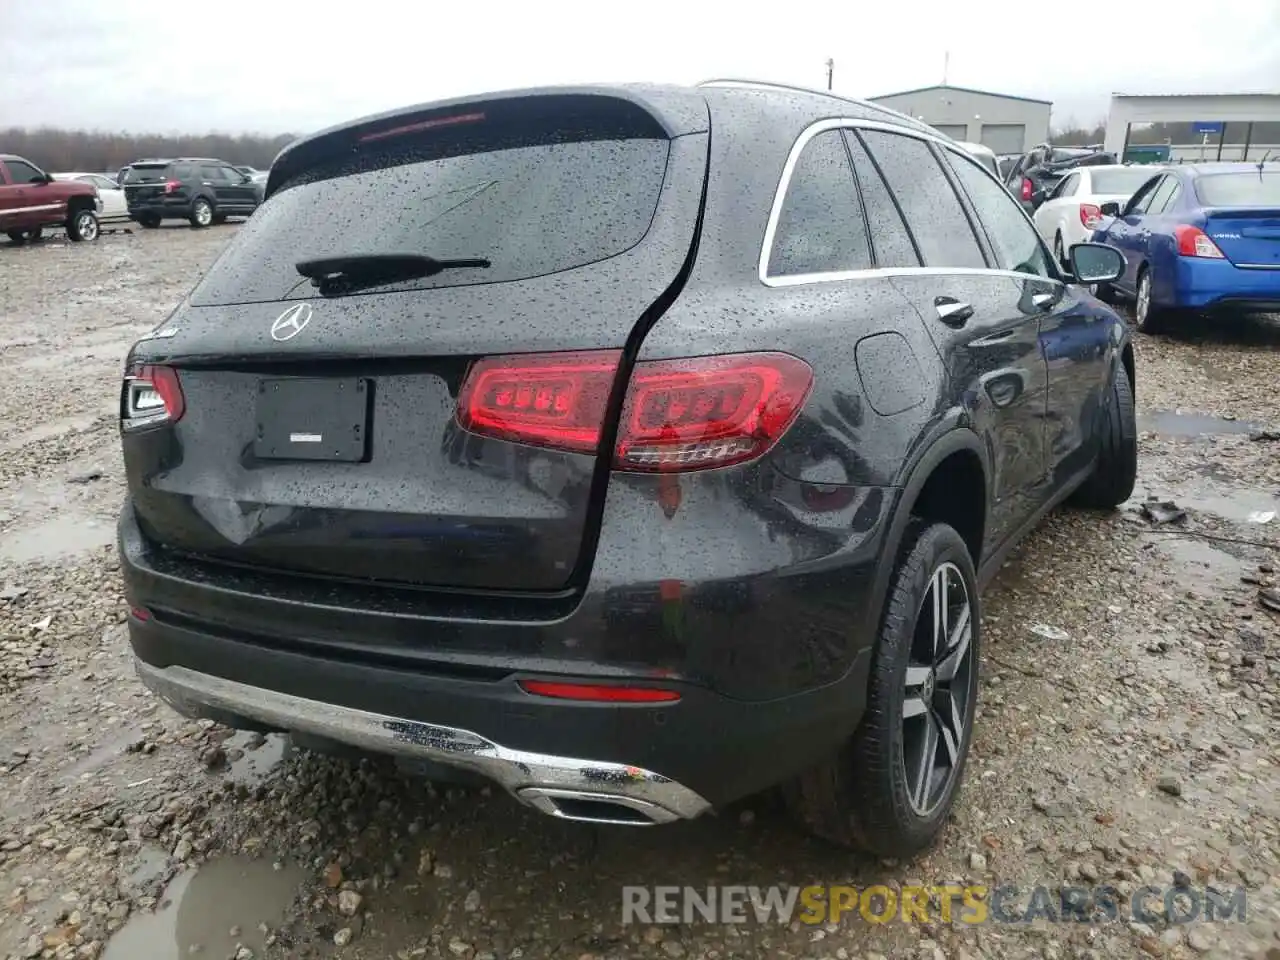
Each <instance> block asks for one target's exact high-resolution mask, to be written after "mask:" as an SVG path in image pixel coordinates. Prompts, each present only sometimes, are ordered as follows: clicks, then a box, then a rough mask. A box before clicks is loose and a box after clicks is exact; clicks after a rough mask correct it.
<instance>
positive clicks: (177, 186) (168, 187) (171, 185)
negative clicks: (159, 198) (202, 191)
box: [164, 180, 182, 193]
mask: <svg viewBox="0 0 1280 960" xmlns="http://www.w3.org/2000/svg"><path fill="white" fill-rule="evenodd" d="M181 189H182V181H180V180H167V181H165V185H164V192H165V193H176V192H177V191H178V190H181Z"/></svg>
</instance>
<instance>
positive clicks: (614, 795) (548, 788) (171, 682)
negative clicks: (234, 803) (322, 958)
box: [134, 658, 710, 825]
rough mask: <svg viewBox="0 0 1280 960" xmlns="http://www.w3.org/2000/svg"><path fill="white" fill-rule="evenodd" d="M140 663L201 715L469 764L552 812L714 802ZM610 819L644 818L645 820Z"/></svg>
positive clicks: (633, 775)
mask: <svg viewBox="0 0 1280 960" xmlns="http://www.w3.org/2000/svg"><path fill="white" fill-rule="evenodd" d="M134 664H135V666H136V669H137V672H138V677H139V679H141V680H142V682H143V684H145V685H146V686H147V687H148V688H149V689H151V690H152V691H153V692H155V693H156V694H157V695H158V696H159V697H160V698H161V699H163V700H165V701H166V702H167V703H168V704H169V705H170V706H172V707H173V708H174V709H175V710H177V711H178V712H179V713H181V714H183V715H185V716H188V717H193V718H200V717H203V716H205V715H206V711H207V710H209V709H212V710H215V711H222V712H225V713H229V714H234V715H236V716H241V717H244V718H246V719H249V720H254V721H257V722H258V723H261V724H265V725H266V726H270V727H276V728H278V729H280V730H283V731H288V732H296V733H307V734H311V735H312V736H317V737H323V738H326V739H329V740H333V741H336V742H338V743H343V744H347V745H349V746H353V747H357V748H360V749H364V750H368V751H370V752H373V753H385V754H392V755H395V756H402V757H408V758H413V759H419V760H430V761H434V762H436V763H441V764H445V765H447V766H451V767H457V768H461V769H464V770H470V771H473V772H475V773H478V774H480V775H481V776H484V777H487V778H489V779H490V780H493V781H495V782H496V783H498V784H499V785H500V786H502V787H503V788H504V789H505V790H507V792H509V793H510V794H512V796H514V797H516V799H518V800H520V801H521V802H522V803H525V804H527V805H528V806H532V807H534V808H535V809H538V810H541V811H542V812H543V813H548V814H551V815H552V816H564V814H563V813H561V812H560V811H559V810H558V809H557V807H556V806H555V805H554V804H553V803H549V801H550V800H552V799H553V798H556V797H567V798H571V797H579V796H580V797H581V798H583V799H597V800H599V801H603V802H615V803H617V804H618V805H619V806H621V807H626V808H629V809H631V810H636V811H640V812H643V813H644V814H645V816H646V817H647V818H648V820H649V821H650V822H652V823H668V822H670V821H673V820H682V819H685V820H687V819H692V818H693V817H696V816H698V815H700V814H702V813H704V812H706V811H707V810H708V809H709V808H710V804H708V803H707V801H706V800H704V799H703V798H702V797H701V796H699V795H698V794H697V793H695V792H694V791H692V790H690V789H689V788H688V787H685V786H682V785H681V784H679V783H676V782H675V781H673V780H670V779H668V778H667V777H664V776H662V775H661V774H658V773H654V772H653V771H651V770H644V769H642V768H640V767H633V766H628V765H626V764H621V763H611V762H604V761H594V760H580V759H575V758H572V757H558V756H553V755H551V754H543V753H529V752H526V751H524V750H513V749H510V748H508V747H503V746H501V745H500V744H497V743H494V742H493V741H492V740H488V739H486V738H484V737H482V736H480V735H479V734H476V733H472V732H471V731H469V730H459V729H456V728H454V727H443V726H437V725H436V724H432V723H423V722H421V721H418V720H402V719H398V718H396V717H388V716H384V715H382V714H377V713H369V712H367V711H364V710H356V709H354V708H352V707H343V706H338V705H336V704H331V703H322V702H320V701H318V700H309V699H306V698H304V697H295V696H293V695H292V694H288V693H280V692H279V691H276V690H267V689H265V688H263V687H252V686H249V685H248V684H243V683H237V682H236V681H233V680H226V679H223V678H222V677H215V676H211V675H209V674H206V673H199V672H197V671H195V670H189V669H187V668H186V667H177V666H173V667H163V668H160V667H153V666H151V665H150V664H148V663H144V662H143V661H141V660H138V659H136V658H135V660H134ZM607 822H617V823H628V824H632V823H636V824H638V825H645V823H644V821H634V822H633V821H630V820H616V821H615V820H610V821H607Z"/></svg>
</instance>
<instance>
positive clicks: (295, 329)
mask: <svg viewBox="0 0 1280 960" xmlns="http://www.w3.org/2000/svg"><path fill="white" fill-rule="evenodd" d="M311 313H312V310H311V304H309V303H300V304H298V305H297V306H296V307H290V308H289V309H288V310H286V311H285V312H284V313H282V314H280V316H278V317H276V322H275V323H273V324H272V325H271V339H272V340H279V341H284V340H292V339H293V338H294V337H296V336H297V335H298V334H300V333H301V332H302V328H303V327H305V326H306V325H307V324H308V323H310V322H311Z"/></svg>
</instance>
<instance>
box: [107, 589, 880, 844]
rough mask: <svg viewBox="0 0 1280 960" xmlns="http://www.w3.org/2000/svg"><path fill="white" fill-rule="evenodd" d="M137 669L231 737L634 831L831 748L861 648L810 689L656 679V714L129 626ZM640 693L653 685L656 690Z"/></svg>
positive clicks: (854, 705) (862, 663) (177, 628)
mask: <svg viewBox="0 0 1280 960" xmlns="http://www.w3.org/2000/svg"><path fill="white" fill-rule="evenodd" d="M129 639H130V643H131V644H132V647H133V651H134V656H135V660H136V666H137V670H138V673H139V675H140V677H141V679H142V680H143V682H144V683H146V685H147V686H149V687H150V688H151V689H153V690H154V691H155V692H156V693H158V694H160V695H161V696H162V697H163V698H164V699H165V700H166V701H168V702H169V703H170V704H171V705H172V706H174V707H175V708H176V709H177V710H178V712H180V713H182V714H183V715H185V716H188V717H198V718H208V719H212V720H216V721H218V722H219V723H225V724H227V725H230V726H234V727H244V728H250V729H259V730H272V731H281V732H287V733H297V734H305V735H310V736H314V737H319V738H323V739H325V740H329V741H333V742H335V743H338V744H344V745H347V746H351V747H355V748H357V749H361V750H367V751H371V752H375V753H385V754H389V755H393V756H398V757H402V758H405V759H409V760H414V759H418V760H426V761H430V762H433V763H438V764H443V765H445V766H449V767H456V768H461V769H465V770H469V771H471V772H473V773H477V774H480V775H482V776H484V777H488V778H489V779H491V780H493V781H495V782H496V783H498V784H499V785H501V786H502V787H503V788H505V789H506V790H508V791H509V792H511V793H512V794H513V795H514V796H515V797H516V798H517V799H519V800H521V801H522V802H524V803H528V804H531V805H533V806H537V807H539V808H540V809H543V810H544V812H552V813H554V812H556V811H555V810H554V809H549V808H548V807H549V806H550V804H549V802H547V800H546V798H547V796H548V795H547V794H546V791H549V790H550V791H555V790H569V791H576V792H578V793H579V794H586V793H589V794H600V795H603V796H607V797H612V798H621V800H622V801H623V805H625V806H628V807H630V808H631V809H632V810H636V811H639V812H642V813H644V815H645V817H646V819H645V820H644V821H643V822H654V823H662V822H666V821H668V820H674V819H680V818H687V817H693V816H697V815H698V814H699V813H701V812H703V811H704V810H706V809H707V808H708V806H710V805H722V804H725V803H728V802H731V801H733V800H737V799H739V798H741V797H744V796H747V795H749V794H752V793H755V792H758V791H759V790H762V789H765V788H767V787H770V786H773V785H775V784H777V783H780V782H782V781H783V780H785V779H787V778H789V777H791V776H793V775H795V774H797V773H799V772H800V771H802V770H804V769H805V768H807V767H809V766H811V765H812V764H814V763H816V762H817V761H819V760H821V759H822V758H824V757H826V756H828V755H830V754H831V753H832V752H834V751H835V750H836V749H838V747H839V746H840V744H841V743H842V742H843V741H844V739H845V738H846V737H847V736H848V735H849V734H850V733H851V732H852V730H853V729H854V727H855V726H856V724H857V722H858V720H859V719H860V718H861V715H862V710H863V706H864V698H865V691H866V683H867V668H868V665H869V663H870V651H867V652H865V653H864V654H862V655H861V656H859V657H858V658H857V660H856V661H855V663H854V665H853V667H852V668H851V669H850V671H849V673H848V674H846V675H845V677H843V678H842V679H841V680H839V681H837V682H836V683H833V684H830V685H828V686H826V687H823V688H819V689H816V690H810V691H806V692H804V693H799V694H793V695H791V696H788V697H782V698H778V699H775V700H769V701H742V700H733V699H731V698H729V697H724V696H721V695H719V694H716V693H714V692H712V691H709V690H706V689H705V688H702V687H698V686H694V685H691V684H685V683H668V682H660V683H659V685H660V686H661V687H662V688H663V689H667V690H675V691H677V692H678V693H679V694H680V699H679V700H678V701H674V702H663V703H656V704H612V703H591V702H582V701H573V700H560V699H554V698H550V697H540V696H534V695H532V694H529V693H526V692H525V691H524V690H523V689H522V688H521V687H520V686H519V682H518V681H519V680H520V679H521V678H523V677H527V676H530V675H534V676H539V677H543V678H545V677H546V675H545V674H529V673H525V672H516V673H513V674H512V675H510V676H508V677H506V678H503V679H502V680H497V681H486V680H473V679H460V678H457V677H447V676H440V675H432V674H429V673H424V672H420V671H414V670H409V669H405V668H399V667H394V666H390V665H384V664H372V663H354V662H350V661H342V660H335V659H330V658H325V657H319V656H313V655H310V654H307V653H304V652H301V651H296V650H281V649H275V648H271V647H268V646H264V645H261V644H258V643H254V642H253V641H252V640H251V639H250V638H244V639H230V638H227V637H223V636H219V635H217V634H216V633H214V632H205V631H203V630H199V629H195V628H194V627H193V626H192V625H190V624H186V623H183V624H175V623H172V622H166V620H165V614H164V613H163V612H161V611H152V617H151V619H147V620H140V619H138V618H136V617H131V618H130V623H129ZM636 680H637V682H646V683H649V684H654V683H655V681H654V680H653V679H652V678H644V677H640V678H636Z"/></svg>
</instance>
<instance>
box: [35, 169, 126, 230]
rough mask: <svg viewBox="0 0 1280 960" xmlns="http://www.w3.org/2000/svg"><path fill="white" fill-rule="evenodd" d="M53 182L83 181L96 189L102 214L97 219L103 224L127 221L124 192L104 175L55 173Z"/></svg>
mask: <svg viewBox="0 0 1280 960" xmlns="http://www.w3.org/2000/svg"><path fill="white" fill-rule="evenodd" d="M53 179H55V180H83V181H84V182H85V183H91V184H93V185H94V186H95V187H97V188H98V199H99V200H101V201H102V212H101V213H100V214H98V219H99V220H101V221H102V222H103V223H107V222H108V221H111V220H128V219H129V205H128V204H127V203H125V199H124V191H123V190H122V189H120V185H119V184H118V183H116V182H115V181H114V180H112V179H111V178H110V177H109V176H107V175H106V174H104V173H55V174H54V175H53Z"/></svg>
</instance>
